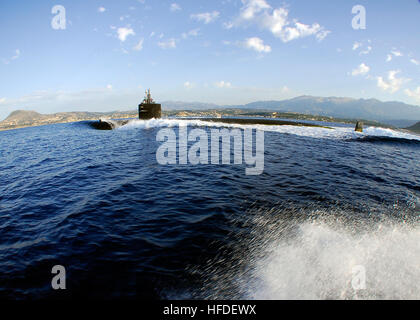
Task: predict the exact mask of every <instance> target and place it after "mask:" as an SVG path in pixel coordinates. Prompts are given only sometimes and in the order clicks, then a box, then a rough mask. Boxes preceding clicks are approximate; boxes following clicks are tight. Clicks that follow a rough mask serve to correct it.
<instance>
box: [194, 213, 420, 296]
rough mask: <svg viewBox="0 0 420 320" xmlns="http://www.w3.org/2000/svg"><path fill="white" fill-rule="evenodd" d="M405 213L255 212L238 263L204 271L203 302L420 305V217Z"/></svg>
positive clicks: (217, 264) (247, 225) (214, 265)
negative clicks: (361, 283) (358, 284)
mask: <svg viewBox="0 0 420 320" xmlns="http://www.w3.org/2000/svg"><path fill="white" fill-rule="evenodd" d="M383 209H384V208H383ZM381 210H382V209H381ZM384 210H388V213H390V210H391V211H394V209H384ZM398 210H401V209H398ZM402 210H406V212H405V213H404V214H402V213H401V212H400V217H399V218H395V217H394V218H392V217H389V218H383V217H382V218H370V217H363V216H359V217H355V214H357V213H356V212H350V211H351V210H349V209H344V210H342V209H338V208H336V209H329V210H325V209H308V208H306V209H297V208H290V207H289V208H286V207H281V208H272V209H259V210H255V211H253V212H252V218H250V219H249V220H247V221H245V222H241V223H240V225H241V227H242V228H243V227H245V229H246V232H243V233H241V234H240V235H237V238H238V239H241V238H242V239H243V240H239V245H238V246H237V247H236V248H234V251H235V252H236V253H235V254H234V258H233V259H231V260H230V261H229V262H227V261H226V259H227V258H226V257H224V258H219V260H215V261H213V262H212V263H210V264H209V266H208V267H206V269H205V270H204V272H203V274H204V275H205V274H206V273H208V274H209V276H207V277H206V287H205V288H206V289H205V290H204V291H202V292H201V293H200V294H199V295H198V296H200V295H202V296H204V297H205V298H210V299H257V300H260V299H286V300H288V299H303V300H306V299H316V300H318V299H419V298H420V285H419V283H420V268H419V266H420V246H419V243H420V224H419V222H420V221H419V215H418V212H417V213H416V212H415V211H413V210H412V209H402ZM349 217H353V218H352V219H350V218H349ZM357 268H362V269H363V270H365V276H366V284H365V288H364V289H361V290H356V289H354V287H353V285H352V281H353V276H354V272H355V270H357Z"/></svg>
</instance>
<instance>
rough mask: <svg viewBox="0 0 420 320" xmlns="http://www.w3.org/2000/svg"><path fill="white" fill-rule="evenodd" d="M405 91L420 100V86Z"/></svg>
mask: <svg viewBox="0 0 420 320" xmlns="http://www.w3.org/2000/svg"><path fill="white" fill-rule="evenodd" d="M404 92H405V94H406V95H407V96H409V97H412V98H414V99H415V100H417V101H419V102H420V87H417V89H414V90H410V89H405V90H404Z"/></svg>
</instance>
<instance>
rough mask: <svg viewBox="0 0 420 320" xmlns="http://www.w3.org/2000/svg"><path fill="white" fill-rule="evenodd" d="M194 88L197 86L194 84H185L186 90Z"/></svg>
mask: <svg viewBox="0 0 420 320" xmlns="http://www.w3.org/2000/svg"><path fill="white" fill-rule="evenodd" d="M194 86H195V84H194V83H192V82H189V81H185V82H184V88H186V89H192V88H194Z"/></svg>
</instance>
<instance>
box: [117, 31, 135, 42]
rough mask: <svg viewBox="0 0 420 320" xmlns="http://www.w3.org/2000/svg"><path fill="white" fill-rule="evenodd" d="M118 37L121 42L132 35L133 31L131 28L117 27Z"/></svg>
mask: <svg viewBox="0 0 420 320" xmlns="http://www.w3.org/2000/svg"><path fill="white" fill-rule="evenodd" d="M117 33H118V39H120V41H121V42H124V41H125V40H126V39H127V37H128V36H130V35H131V36H134V35H135V32H134V30H133V29H131V28H118V30H117Z"/></svg>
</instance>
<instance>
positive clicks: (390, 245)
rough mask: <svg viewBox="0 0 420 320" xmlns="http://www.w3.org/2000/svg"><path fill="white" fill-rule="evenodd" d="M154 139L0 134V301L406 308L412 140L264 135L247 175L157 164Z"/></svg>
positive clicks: (414, 244) (410, 274)
mask: <svg viewBox="0 0 420 320" xmlns="http://www.w3.org/2000/svg"><path fill="white" fill-rule="evenodd" d="M208 125H210V124H208ZM162 126H165V121H162V122H160V123H158V124H156V123H154V122H150V123H149V124H148V125H146V126H144V125H132V126H129V127H128V128H120V129H117V130H114V131H96V130H94V129H92V128H91V127H90V126H89V125H88V124H87V123H84V122H82V123H71V124H56V125H48V126H43V127H34V128H25V129H18V130H11V131H4V132H0V155H1V161H0V181H1V183H0V297H1V298H8V299H16V298H17V299H42V298H54V299H56V298H57V299H70V298H140V299H165V298H176V299H182V298H257V299H258V298H265V299H283V298H285V299H288V298H298V299H299V298H316V299H317V298H320V299H324V298H350V299H352V298H360V297H361V298H385V299H386V298H417V299H418V298H420V288H419V285H418V284H419V283H420V271H419V269H420V268H419V266H420V248H419V243H420V242H419V241H420V229H419V201H420V200H419V199H420V198H419V197H420V164H419V159H420V140H419V138H418V137H417V138H416V137H415V136H408V135H404V134H400V133H397V132H391V131H390V130H388V131H387V130H382V131H381V130H380V129H368V130H367V131H366V132H367V133H365V134H363V135H356V134H354V133H352V130H351V128H343V126H341V125H340V126H337V127H340V128H337V130H341V131H337V132H327V129H318V128H293V127H282V128H281V129H278V130H277V129H273V130H271V131H267V132H265V161H264V163H265V166H264V172H263V173H262V174H261V175H259V176H246V175H245V167H246V165H212V164H209V165H197V166H192V165H168V166H162V165H159V164H158V163H157V161H156V156H155V155H156V150H157V148H158V147H159V145H160V144H161V143H160V142H156V135H157V132H158V130H159V129H161V127H162ZM201 128H204V129H206V130H209V127H207V126H202V127H201ZM330 131H331V130H330ZM57 264H59V265H63V266H65V268H66V272H67V274H66V275H67V289H66V290H62V291H55V290H53V289H52V288H51V279H52V277H53V275H52V274H51V268H52V267H53V266H54V265H57ZM354 265H363V266H365V267H366V271H367V275H368V278H367V282H368V283H367V289H366V290H364V291H363V292H361V291H359V292H354V290H353V289H352V288H351V285H350V284H349V283H350V281H351V268H352V266H354Z"/></svg>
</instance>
